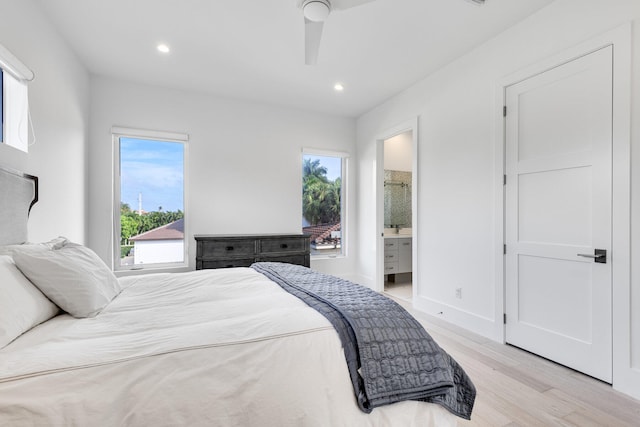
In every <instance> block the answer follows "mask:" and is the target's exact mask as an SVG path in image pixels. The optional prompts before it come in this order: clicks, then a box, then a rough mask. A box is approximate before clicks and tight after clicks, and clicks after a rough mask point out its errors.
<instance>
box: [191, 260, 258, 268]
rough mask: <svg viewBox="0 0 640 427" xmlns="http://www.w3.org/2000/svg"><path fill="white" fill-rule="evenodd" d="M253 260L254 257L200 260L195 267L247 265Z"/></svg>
mask: <svg viewBox="0 0 640 427" xmlns="http://www.w3.org/2000/svg"><path fill="white" fill-rule="evenodd" d="M254 261H255V259H254V258H229V259H218V260H214V261H200V263H199V264H198V266H197V267H196V268H197V269H198V270H202V269H208V268H233V267H249V266H251V264H253V262H254Z"/></svg>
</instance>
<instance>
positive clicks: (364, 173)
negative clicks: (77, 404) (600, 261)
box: [358, 0, 640, 397]
mask: <svg viewBox="0 0 640 427" xmlns="http://www.w3.org/2000/svg"><path fill="white" fill-rule="evenodd" d="M629 21H633V24H634V27H635V31H634V33H633V41H632V43H633V70H632V76H633V77H632V79H633V80H632V91H633V92H632V111H635V108H634V107H636V106H637V105H638V104H637V103H638V101H640V33H639V32H638V31H637V25H638V23H640V2H639V1H637V0H610V1H606V2H604V1H601V0H557V1H555V2H554V3H552V4H551V5H549V6H548V7H546V8H545V9H542V10H541V11H539V12H538V13H537V14H535V15H533V16H531V17H529V18H528V19H526V20H524V21H522V22H521V23H519V24H518V25H516V26H514V27H512V28H510V29H509V30H507V31H506V32H504V33H503V34H501V35H499V36H497V37H496V38H495V39H493V40H491V41H489V42H487V43H485V44H483V45H482V46H480V47H478V48H477V49H475V50H473V51H472V52H470V53H468V54H467V55H465V56H463V57H461V58H459V59H458V60H456V61H454V62H453V63H451V64H449V65H448V66H446V67H444V68H443V69H441V70H439V71H438V72H436V73H433V74H432V75H430V76H428V77H426V78H425V79H423V80H422V81H420V82H419V83H417V84H416V85H414V86H412V87H411V88H408V89H407V90H406V91H404V92H403V93H400V94H398V95H397V96H396V97H394V98H392V99H390V100H389V101H387V102H385V103H384V104H382V105H380V106H378V107H377V108H375V109H374V110H372V111H370V112H369V113H367V114H365V115H363V116H362V117H360V118H359V119H358V170H359V183H360V185H359V187H358V190H359V195H358V207H359V212H360V213H362V215H360V216H359V217H358V227H359V229H358V233H359V236H360V239H359V243H360V246H359V249H360V251H359V254H358V255H359V256H358V268H359V273H360V274H361V275H362V277H365V278H366V277H373V276H374V275H375V268H376V266H375V259H376V257H375V254H374V253H373V251H375V235H376V234H375V223H374V218H373V217H369V216H367V215H365V213H366V212H370V211H372V210H373V209H374V207H375V186H373V187H372V186H371V183H372V182H374V181H373V179H372V176H373V174H374V170H375V156H376V147H375V141H376V139H377V138H379V136H380V135H381V134H384V133H385V131H386V130H387V129H390V128H392V127H394V126H395V125H396V124H398V123H400V122H403V121H405V120H408V119H410V118H412V117H415V116H418V115H419V116H420V121H419V128H418V135H419V142H418V153H419V158H418V172H419V182H418V184H419V186H418V187H419V193H418V204H419V206H418V212H420V215H419V218H416V221H418V226H419V227H418V229H419V231H418V235H417V238H418V242H419V253H418V262H419V264H420V277H419V282H418V283H416V286H417V288H418V289H417V293H418V298H417V301H415V303H416V304H417V305H419V306H421V307H422V308H423V309H425V310H427V311H430V312H432V313H433V314H437V313H440V312H442V314H441V316H443V317H444V318H446V319H448V320H449V321H452V322H454V323H457V324H460V325H462V326H464V327H466V328H468V329H471V330H475V331H476V332H479V333H482V334H484V335H486V336H489V337H491V338H493V339H500V337H499V336H496V334H495V331H497V330H501V326H499V323H501V321H502V319H501V318H500V316H499V314H500V313H501V312H502V307H499V306H497V301H499V300H500V299H499V298H497V297H496V296H497V295H499V293H501V292H502V283H501V282H499V280H497V279H498V275H497V274H496V268H495V267H496V265H497V262H498V261H497V257H501V254H499V253H496V251H495V247H496V242H495V236H496V235H497V230H496V227H497V225H496V222H497V221H496V219H497V216H496V215H497V214H496V206H497V205H498V204H497V203H496V202H497V200H498V199H497V198H498V197H502V193H501V191H499V190H496V189H497V188H498V189H499V188H500V185H497V184H498V183H497V180H496V174H495V171H496V170H497V168H499V167H500V165H496V153H495V147H496V133H497V132H496V122H497V121H498V119H497V117H498V116H497V115H498V114H499V111H500V108H501V105H496V104H497V102H496V98H497V96H496V93H497V88H498V84H499V82H500V80H501V79H502V78H504V76H507V75H509V74H512V73H514V72H516V71H518V70H520V69H522V68H525V67H527V66H529V65H531V64H534V63H536V62H539V61H541V60H544V59H546V58H548V57H550V56H553V55H555V54H557V53H559V52H561V51H563V50H565V49H568V48H570V47H572V46H574V45H577V44H580V43H582V42H584V41H586V40H588V39H590V38H592V37H595V36H597V35H599V34H601V33H604V32H606V31H608V30H610V29H613V28H616V27H618V26H619V25H621V24H623V23H625V22H629ZM639 130H640V116H639V115H638V114H636V113H635V112H634V114H633V115H632V129H631V132H632V140H631V145H632V148H631V151H632V158H631V164H632V166H631V167H632V183H631V186H632V200H631V203H632V225H631V229H632V230H633V232H632V233H633V234H632V259H631V265H632V267H631V268H632V271H631V274H632V282H631V287H632V290H631V293H630V295H629V298H632V301H631V304H632V309H631V312H632V314H631V319H627V323H628V322H631V332H630V336H631V337H632V338H631V342H630V343H629V342H628V338H627V337H628V336H624V334H622V335H623V336H622V337H621V336H620V333H617V332H614V340H616V341H615V344H614V353H615V352H618V353H620V349H623V350H624V349H625V348H630V349H631V352H632V356H631V361H630V363H629V362H627V363H626V365H625V364H622V365H621V364H620V363H617V364H614V386H616V387H618V388H621V389H623V391H625V392H627V393H629V394H632V395H634V396H636V397H640V369H639V368H640V314H638V313H640V282H639V280H638V274H639V273H640V254H639V252H640V251H638V249H640V247H639V244H640V231H638V230H639V229H640V216H639V215H638V214H637V209H638V203H640V174H639V173H638V171H639V170H640V150H637V149H635V147H638V144H639V143H640V136H639V134H638V131H639ZM458 287H462V288H463V290H464V292H463V295H464V298H463V299H456V298H455V289H456V288H458ZM618 325H619V323H618ZM627 326H628V325H627ZM619 328H620V327H619ZM619 330H620V329H618V331H619ZM621 340H622V342H621ZM622 377H626V378H632V379H631V380H629V381H626V384H623V383H624V382H625V381H617V383H616V378H618V379H620V378H622ZM621 384H622V385H621Z"/></svg>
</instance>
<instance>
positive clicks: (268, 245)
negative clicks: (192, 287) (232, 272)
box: [193, 234, 311, 270]
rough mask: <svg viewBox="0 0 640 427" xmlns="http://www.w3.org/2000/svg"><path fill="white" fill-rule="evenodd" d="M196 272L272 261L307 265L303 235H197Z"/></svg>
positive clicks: (307, 244) (307, 243)
mask: <svg viewBox="0 0 640 427" xmlns="http://www.w3.org/2000/svg"><path fill="white" fill-rule="evenodd" d="M193 237H194V238H195V239H196V244H197V251H196V270H203V269H207V268H229V267H249V266H250V265H251V264H253V263H254V262H259V261H273V262H286V263H289V264H298V265H304V266H305V267H309V266H310V251H311V249H310V236H309V235H307V234H255V235H249V234H246V235H214V234H197V235H195V236H193Z"/></svg>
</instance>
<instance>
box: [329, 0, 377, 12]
mask: <svg viewBox="0 0 640 427" xmlns="http://www.w3.org/2000/svg"><path fill="white" fill-rule="evenodd" d="M372 1H374V0H331V8H332V9H334V10H345V9H350V8H352V7H356V6H360V5H362V4H365V3H370V2H372Z"/></svg>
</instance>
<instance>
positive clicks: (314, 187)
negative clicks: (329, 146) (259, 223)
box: [302, 150, 347, 257]
mask: <svg viewBox="0 0 640 427" xmlns="http://www.w3.org/2000/svg"><path fill="white" fill-rule="evenodd" d="M346 163H347V155H346V154H344V153H335V152H321V151H309V150H304V152H303V156H302V232H303V233H305V234H309V235H311V256H315V257H319V256H328V257H336V256H340V255H343V254H344V248H345V240H344V236H345V234H344V230H345V222H346V221H345V208H344V200H345V197H344V189H345V171H346Z"/></svg>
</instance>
